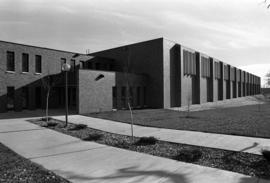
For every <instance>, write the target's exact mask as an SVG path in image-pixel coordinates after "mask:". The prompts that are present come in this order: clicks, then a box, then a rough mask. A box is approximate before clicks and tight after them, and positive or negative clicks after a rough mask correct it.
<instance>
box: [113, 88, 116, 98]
mask: <svg viewBox="0 0 270 183" xmlns="http://www.w3.org/2000/svg"><path fill="white" fill-rule="evenodd" d="M116 97H117V88H116V87H115V86H114V87H113V98H116Z"/></svg>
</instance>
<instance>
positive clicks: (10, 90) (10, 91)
mask: <svg viewBox="0 0 270 183" xmlns="http://www.w3.org/2000/svg"><path fill="white" fill-rule="evenodd" d="M14 94H15V89H14V87H13V86H8V87H7V109H14Z"/></svg>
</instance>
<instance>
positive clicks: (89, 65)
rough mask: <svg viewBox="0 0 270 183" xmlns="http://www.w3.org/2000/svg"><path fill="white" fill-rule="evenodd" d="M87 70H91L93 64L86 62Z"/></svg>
mask: <svg viewBox="0 0 270 183" xmlns="http://www.w3.org/2000/svg"><path fill="white" fill-rule="evenodd" d="M87 68H88V69H93V64H92V62H91V61H89V62H87Z"/></svg>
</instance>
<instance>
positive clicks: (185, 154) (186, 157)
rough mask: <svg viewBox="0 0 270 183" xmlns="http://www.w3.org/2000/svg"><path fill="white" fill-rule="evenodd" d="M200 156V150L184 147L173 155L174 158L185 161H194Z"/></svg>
mask: <svg viewBox="0 0 270 183" xmlns="http://www.w3.org/2000/svg"><path fill="white" fill-rule="evenodd" d="M201 156H202V152H201V151H200V150H196V149H193V150H190V149H185V150H181V151H180V152H179V153H178V155H177V156H175V159H176V160H178V161H185V162H189V163H191V162H196V161H198V160H199V159H200V158H201Z"/></svg>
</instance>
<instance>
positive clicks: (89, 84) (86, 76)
mask: <svg viewBox="0 0 270 183" xmlns="http://www.w3.org/2000/svg"><path fill="white" fill-rule="evenodd" d="M0 60H1V62H0V81H1V84H0V112H5V111H7V110H15V111H21V110H23V109H36V108H44V107H45V100H46V88H45V87H44V86H45V84H44V83H46V81H48V76H50V79H51V78H53V89H52V91H51V93H50V102H49V104H50V108H63V107H64V101H65V98H64V97H65V96H64V75H63V73H62V71H61V66H62V64H63V63H69V64H70V65H71V71H70V72H69V81H68V84H69V96H68V100H69V105H70V107H71V108H74V109H76V110H77V112H78V113H88V112H98V111H108V110H112V109H113V108H115V109H126V108H127V107H128V106H127V101H128V100H129V101H130V105H131V106H132V107H133V108H170V107H178V106H185V105H187V104H188V102H191V103H192V104H200V103H205V102H214V101H217V100H224V99H231V98H236V97H242V96H247V95H255V94H259V93H260V78H259V77H257V76H254V75H252V74H250V73H248V72H245V71H242V70H240V69H238V68H236V67H233V66H231V65H228V64H226V63H223V62H221V61H219V60H217V59H215V58H212V57H210V56H208V55H206V54H203V53H200V52H197V51H195V50H192V49H190V48H187V47H184V46H183V45H180V44H177V43H175V42H172V41H169V40H166V39H164V38H159V39H154V40H150V41H145V42H140V43H135V44H131V45H126V46H122V47H117V48H113V49H109V50H104V51H100V52H96V53H92V54H89V55H85V54H77V53H72V52H66V51H60V50H54V49H49V48H41V47H35V46H28V45H22V44H16V43H10V42H4V41H0Z"/></svg>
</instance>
